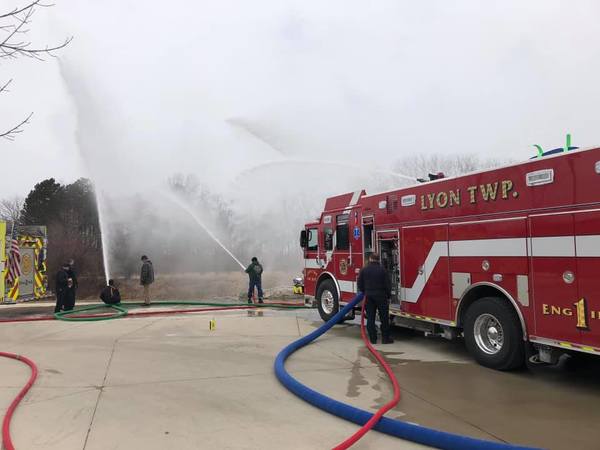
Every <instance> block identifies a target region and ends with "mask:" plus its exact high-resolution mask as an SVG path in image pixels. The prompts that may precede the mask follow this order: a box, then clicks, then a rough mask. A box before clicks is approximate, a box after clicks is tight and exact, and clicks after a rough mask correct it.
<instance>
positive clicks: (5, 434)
mask: <svg viewBox="0 0 600 450" xmlns="http://www.w3.org/2000/svg"><path fill="white" fill-rule="evenodd" d="M0 357H4V358H11V359H16V360H17V361H21V362H23V363H25V364H27V365H28V366H29V368H30V369H31V376H30V377H29V381H28V382H27V384H26V385H25V386H24V387H23V389H21V392H19V395H17V396H16V397H15V399H14V400H13V401H12V403H11V404H10V406H9V407H8V410H7V411H6V415H5V416H4V420H3V421H2V444H3V445H4V448H5V450H15V446H14V445H13V443H12V439H11V438H10V421H11V419H12V416H13V413H14V412H15V409H17V406H18V405H19V403H21V400H23V397H25V394H27V391H29V389H31V386H33V383H35V379H36V378H37V375H38V369H37V366H36V365H35V363H34V362H33V361H32V360H30V359H29V358H26V357H25V356H21V355H15V354H13V353H5V352H0Z"/></svg>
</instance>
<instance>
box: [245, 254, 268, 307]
mask: <svg viewBox="0 0 600 450" xmlns="http://www.w3.org/2000/svg"><path fill="white" fill-rule="evenodd" d="M246 273H247V274H248V277H249V278H250V283H249V286H248V303H252V295H253V294H254V287H256V290H257V291H258V303H264V302H263V290H262V273H263V266H262V265H261V264H260V263H259V262H258V258H257V257H256V256H255V257H254V258H252V262H251V264H250V265H249V266H248V268H247V269H246Z"/></svg>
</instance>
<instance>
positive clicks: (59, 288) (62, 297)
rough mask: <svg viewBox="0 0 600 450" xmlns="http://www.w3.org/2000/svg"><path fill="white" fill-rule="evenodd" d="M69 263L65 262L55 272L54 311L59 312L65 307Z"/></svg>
mask: <svg viewBox="0 0 600 450" xmlns="http://www.w3.org/2000/svg"><path fill="white" fill-rule="evenodd" d="M68 270H69V264H67V263H65V264H63V265H62V266H61V268H60V270H59V271H58V272H57V273H56V277H55V279H54V281H55V284H54V292H55V293H56V306H55V307H54V312H55V313H57V312H60V311H62V310H63V309H64V308H65V304H66V302H67V291H68V289H69V273H68Z"/></svg>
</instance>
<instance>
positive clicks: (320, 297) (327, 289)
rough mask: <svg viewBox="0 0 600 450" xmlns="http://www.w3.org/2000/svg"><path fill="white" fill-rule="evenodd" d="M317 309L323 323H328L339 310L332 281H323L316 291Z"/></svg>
mask: <svg viewBox="0 0 600 450" xmlns="http://www.w3.org/2000/svg"><path fill="white" fill-rule="evenodd" d="M317 308H318V309H319V315H320V316H321V319H323V320H324V321H325V322H327V321H329V320H330V319H331V318H332V317H333V316H335V315H336V314H337V312H338V311H339V310H340V303H339V299H338V294H337V289H336V288H335V284H334V283H333V281H332V280H325V281H323V282H322V283H321V284H319V288H318V289H317Z"/></svg>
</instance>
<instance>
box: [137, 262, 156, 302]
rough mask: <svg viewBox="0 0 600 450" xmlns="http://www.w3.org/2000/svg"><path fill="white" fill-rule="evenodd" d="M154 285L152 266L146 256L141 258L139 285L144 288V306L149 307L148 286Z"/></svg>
mask: <svg viewBox="0 0 600 450" xmlns="http://www.w3.org/2000/svg"><path fill="white" fill-rule="evenodd" d="M152 283H154V266H153V265H152V261H150V260H149V259H148V257H147V256H146V255H144V256H142V270H141V272H140V284H141V285H142V286H143V287H144V306H150V285H151V284H152Z"/></svg>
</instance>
